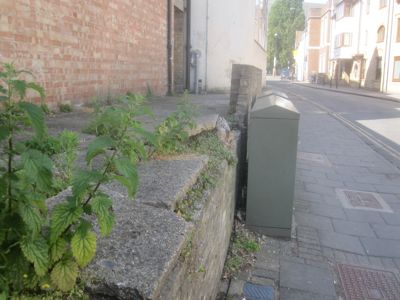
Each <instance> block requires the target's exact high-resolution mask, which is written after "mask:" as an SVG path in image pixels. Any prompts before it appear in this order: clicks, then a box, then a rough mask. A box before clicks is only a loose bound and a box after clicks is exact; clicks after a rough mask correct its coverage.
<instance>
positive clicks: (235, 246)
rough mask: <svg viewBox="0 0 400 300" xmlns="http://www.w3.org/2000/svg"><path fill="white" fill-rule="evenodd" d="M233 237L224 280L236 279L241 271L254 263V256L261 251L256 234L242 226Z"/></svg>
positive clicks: (238, 226)
mask: <svg viewBox="0 0 400 300" xmlns="http://www.w3.org/2000/svg"><path fill="white" fill-rule="evenodd" d="M235 228H236V231H235V232H234V233H233V234H232V236H231V244H230V247H229V251H228V256H227V258H226V261H225V266H224V272H223V278H228V279H231V278H234V277H235V276H236V275H237V274H238V273H239V271H241V270H242V269H245V268H246V267H249V266H251V265H252V263H253V262H254V254H255V253H256V252H258V251H260V245H259V243H258V240H257V237H256V235H255V234H254V233H252V232H250V231H247V230H246V229H245V228H244V227H243V226H241V225H240V224H238V225H236V226H235Z"/></svg>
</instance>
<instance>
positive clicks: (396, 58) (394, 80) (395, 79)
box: [392, 56, 400, 82]
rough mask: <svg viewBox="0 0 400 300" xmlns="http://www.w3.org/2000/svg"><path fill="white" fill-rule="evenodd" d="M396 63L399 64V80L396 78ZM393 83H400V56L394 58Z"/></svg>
mask: <svg viewBox="0 0 400 300" xmlns="http://www.w3.org/2000/svg"><path fill="white" fill-rule="evenodd" d="M396 62H397V63H398V64H399V68H398V70H399V72H398V75H399V76H398V78H395V71H396ZM392 81H393V82H400V56H394V57H393V74H392Z"/></svg>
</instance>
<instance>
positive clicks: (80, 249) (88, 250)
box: [71, 226, 96, 267]
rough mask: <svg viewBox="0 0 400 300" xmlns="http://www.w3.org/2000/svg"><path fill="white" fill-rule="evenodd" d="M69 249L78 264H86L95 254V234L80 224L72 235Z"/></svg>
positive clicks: (82, 265)
mask: <svg viewBox="0 0 400 300" xmlns="http://www.w3.org/2000/svg"><path fill="white" fill-rule="evenodd" d="M71 250H72V254H73V255H74V257H75V259H76V261H77V263H78V264H79V266H81V267H84V266H86V265H87V264H88V263H89V262H90V261H91V260H92V259H93V257H94V255H95V254H96V234H95V233H94V232H93V231H90V230H88V228H87V226H81V227H80V228H78V230H77V231H76V232H75V234H74V236H73V237H72V240H71Z"/></svg>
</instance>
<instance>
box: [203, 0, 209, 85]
mask: <svg viewBox="0 0 400 300" xmlns="http://www.w3.org/2000/svg"><path fill="white" fill-rule="evenodd" d="M208 19H209V14H208V0H207V2H206V53H205V54H206V55H205V57H204V61H205V74H204V92H205V93H207V88H208V84H207V72H208Z"/></svg>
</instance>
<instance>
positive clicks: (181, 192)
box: [109, 155, 208, 210]
mask: <svg viewBox="0 0 400 300" xmlns="http://www.w3.org/2000/svg"><path fill="white" fill-rule="evenodd" d="M207 161H208V158H207V157H206V156H194V155H185V156H178V157H173V158H171V159H169V160H151V161H148V162H145V163H144V164H141V165H139V167H138V173H139V178H140V181H139V187H138V191H137V193H136V196H135V201H136V202H138V203H142V204H147V205H152V206H155V207H163V208H167V209H171V210H173V209H174V208H175V206H176V204H177V202H178V201H180V200H182V199H183V197H184V196H185V195H186V192H187V191H188V190H189V189H190V188H191V187H192V186H193V184H195V182H196V180H197V177H198V176H199V174H200V173H201V171H202V170H203V168H204V167H205V166H206V164H207ZM109 187H110V188H112V189H114V190H120V189H121V187H120V186H119V184H118V183H115V182H114V183H112V184H110V185H109Z"/></svg>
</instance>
